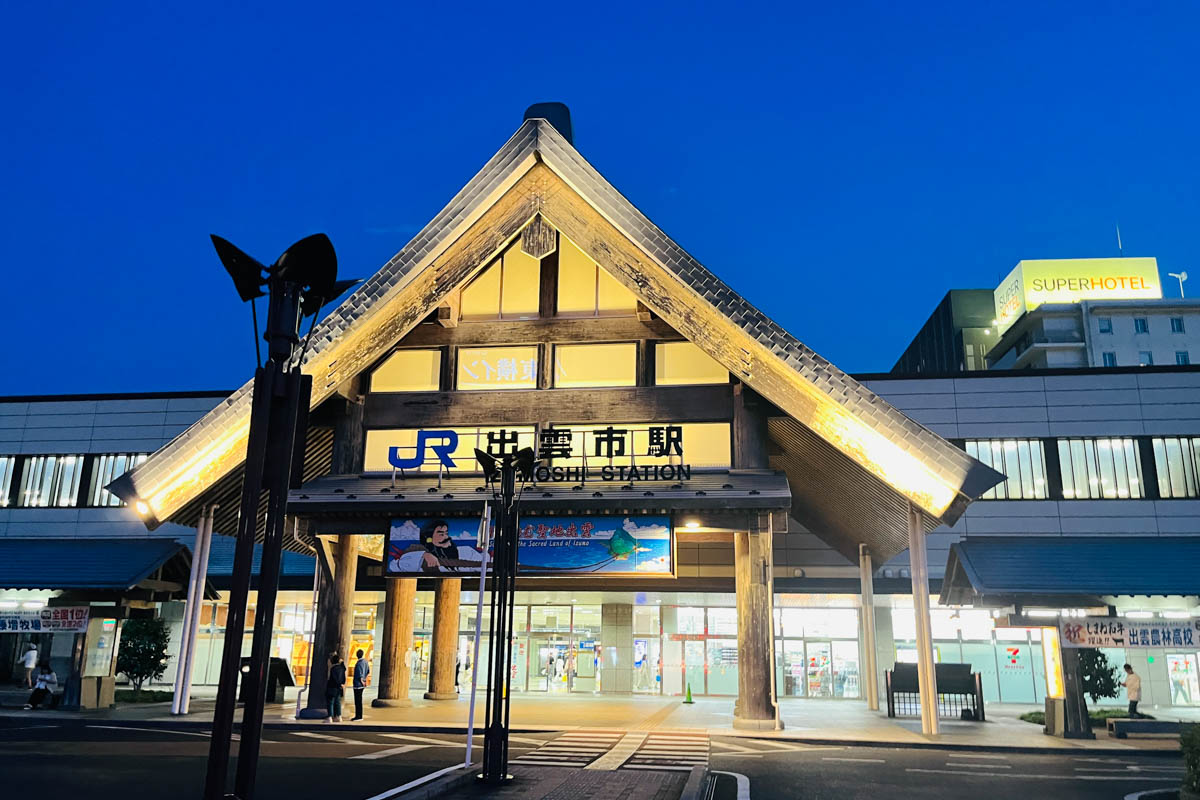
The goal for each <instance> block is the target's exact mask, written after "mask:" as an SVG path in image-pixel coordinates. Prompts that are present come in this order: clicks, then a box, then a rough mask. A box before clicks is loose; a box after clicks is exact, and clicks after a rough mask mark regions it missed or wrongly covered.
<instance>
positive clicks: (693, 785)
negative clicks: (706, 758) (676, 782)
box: [679, 764, 712, 800]
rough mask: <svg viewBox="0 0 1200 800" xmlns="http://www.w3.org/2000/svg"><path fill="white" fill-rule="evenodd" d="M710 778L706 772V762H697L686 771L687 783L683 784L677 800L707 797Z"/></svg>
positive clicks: (701, 799)
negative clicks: (690, 769) (689, 770)
mask: <svg viewBox="0 0 1200 800" xmlns="http://www.w3.org/2000/svg"><path fill="white" fill-rule="evenodd" d="M711 780H712V776H711V775H710V774H709V772H708V765H707V764H697V765H696V766H694V767H692V771H691V772H689V773H688V779H687V783H685V784H684V785H683V792H682V793H681V794H680V795H679V800H704V798H706V797H708V789H709V783H710V782H711Z"/></svg>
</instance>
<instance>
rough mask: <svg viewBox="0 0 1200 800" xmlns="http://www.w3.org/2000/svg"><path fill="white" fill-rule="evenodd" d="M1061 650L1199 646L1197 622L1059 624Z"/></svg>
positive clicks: (1098, 620)
mask: <svg viewBox="0 0 1200 800" xmlns="http://www.w3.org/2000/svg"><path fill="white" fill-rule="evenodd" d="M1058 625H1059V630H1060V631H1061V632H1062V646H1063V647H1124V648H1125V649H1127V650H1130V649H1133V650H1140V649H1142V648H1146V647H1166V648H1172V647H1181V648H1184V649H1187V650H1194V649H1196V647H1197V646H1198V645H1200V619H1188V620H1173V619H1159V620H1153V619H1115V618H1109V617H1097V618H1096V619H1091V620H1087V619H1084V620H1079V619H1064V620H1059V623H1058Z"/></svg>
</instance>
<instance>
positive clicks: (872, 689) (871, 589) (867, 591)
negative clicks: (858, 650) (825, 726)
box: [858, 544, 879, 711]
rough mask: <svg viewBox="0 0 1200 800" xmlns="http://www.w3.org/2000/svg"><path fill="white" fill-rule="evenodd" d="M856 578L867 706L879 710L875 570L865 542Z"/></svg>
mask: <svg viewBox="0 0 1200 800" xmlns="http://www.w3.org/2000/svg"><path fill="white" fill-rule="evenodd" d="M858 579H859V585H860V586H861V590H862V654H863V660H862V669H861V670H859V674H860V675H861V676H862V680H861V681H860V683H862V685H863V687H864V688H865V689H866V701H867V708H869V709H871V710H872V711H878V710H879V674H878V672H876V669H875V571H874V568H873V567H872V564H871V551H870V550H868V549H867V546H866V545H865V544H860V545H859V546H858Z"/></svg>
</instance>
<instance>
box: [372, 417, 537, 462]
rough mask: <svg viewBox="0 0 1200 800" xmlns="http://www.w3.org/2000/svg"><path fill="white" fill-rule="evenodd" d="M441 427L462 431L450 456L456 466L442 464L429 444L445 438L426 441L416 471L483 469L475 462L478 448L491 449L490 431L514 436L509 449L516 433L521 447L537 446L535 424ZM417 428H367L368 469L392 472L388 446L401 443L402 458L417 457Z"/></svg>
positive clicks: (517, 442)
mask: <svg viewBox="0 0 1200 800" xmlns="http://www.w3.org/2000/svg"><path fill="white" fill-rule="evenodd" d="M438 430H453V431H454V432H455V433H457V434H458V445H457V446H456V447H455V448H454V450H452V451H451V452H450V453H449V454H448V456H449V458H450V460H451V461H452V462H453V464H454V466H453V467H447V466H445V465H444V464H442V461H441V459H440V458H439V457H438V454H437V453H436V452H434V450H433V449H432V448H431V447H430V446H429V445H430V444H440V443H441V442H442V441H443V440H436V441H426V445H425V448H424V452H423V453H422V455H423V460H422V462H421V466H420V467H418V468H417V469H415V470H413V471H414V472H432V473H437V472H438V471H439V470H443V469H444V470H445V472H447V473H456V472H479V465H478V464H477V463H476V462H475V448H479V449H480V450H484V451H486V450H487V449H488V434H495V435H496V436H500V435H502V432H503V434H504V435H505V436H506V437H507V438H508V439H509V440H510V444H509V445H508V449H510V450H511V449H512V447H513V446H514V444H513V443H511V439H512V438H513V437H514V436H515V439H516V441H515V446H516V448H517V449H520V448H523V447H533V446H534V428H533V426H532V425H509V426H492V427H479V426H468V427H455V428H446V429H443V428H439V429H438ZM417 434H418V431H417V430H416V429H403V428H401V429H380V430H370V431H367V441H366V446H365V448H364V453H363V470H364V471H366V472H391V471H392V464H391V462H390V461H389V460H388V450H389V449H390V448H392V447H398V448H400V450H399V455H400V457H401V458H413V457H415V456H416V453H417Z"/></svg>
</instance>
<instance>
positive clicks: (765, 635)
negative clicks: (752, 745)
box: [733, 514, 782, 730]
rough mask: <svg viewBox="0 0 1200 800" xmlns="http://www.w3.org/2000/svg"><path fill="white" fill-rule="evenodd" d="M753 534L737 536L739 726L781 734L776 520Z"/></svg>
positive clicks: (758, 520)
mask: <svg viewBox="0 0 1200 800" xmlns="http://www.w3.org/2000/svg"><path fill="white" fill-rule="evenodd" d="M751 527H752V530H749V531H738V532H737V533H735V534H734V543H733V550H734V576H735V578H734V581H735V585H736V588H737V616H738V699H737V702H736V703H735V704H734V707H733V727H735V728H744V729H748V730H777V729H779V728H780V727H782V725H781V723H780V721H779V708H778V705H777V704H776V702H775V691H774V685H775V681H774V674H773V672H774V642H773V636H772V610H771V606H772V598H771V574H770V570H771V515H770V514H761V515H758V516H756V517H755V522H754V523H753V524H752V525H751Z"/></svg>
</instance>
